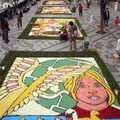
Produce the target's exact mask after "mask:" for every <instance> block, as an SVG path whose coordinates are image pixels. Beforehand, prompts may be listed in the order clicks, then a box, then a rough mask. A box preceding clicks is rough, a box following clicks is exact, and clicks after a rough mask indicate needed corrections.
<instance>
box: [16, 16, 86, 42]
mask: <svg viewBox="0 0 120 120" xmlns="http://www.w3.org/2000/svg"><path fill="white" fill-rule="evenodd" d="M38 18H40V19H58V18H49V17H33V18H32V19H31V20H30V22H29V23H28V25H27V27H26V28H25V29H24V31H23V32H22V33H21V35H20V36H19V37H18V38H19V39H32V40H33V39H39V40H44V39H49V40H57V39H59V36H50V35H49V36H42V35H41V36H29V33H30V31H31V29H32V27H33V25H34V23H35V21H36V20H37V19H38ZM59 19H68V20H70V19H72V18H65V17H64V18H63V17H62V18H59ZM74 20H75V23H76V24H77V26H78V27H79V29H80V31H81V33H82V35H83V37H77V39H80V40H83V39H84V36H87V34H86V32H85V30H84V29H82V26H81V24H80V23H79V21H78V20H77V19H75V18H74Z"/></svg>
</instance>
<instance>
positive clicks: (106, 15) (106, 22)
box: [104, 8, 110, 26]
mask: <svg viewBox="0 0 120 120" xmlns="http://www.w3.org/2000/svg"><path fill="white" fill-rule="evenodd" d="M109 19H110V12H109V9H108V8H106V10H105V11H104V25H105V26H108V20H109Z"/></svg>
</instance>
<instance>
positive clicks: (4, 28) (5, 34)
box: [2, 18, 10, 44]
mask: <svg viewBox="0 0 120 120" xmlns="http://www.w3.org/2000/svg"><path fill="white" fill-rule="evenodd" d="M2 31H3V40H5V43H6V44H7V43H9V40H8V32H9V31H10V28H9V24H8V21H7V18H4V19H3V20H2Z"/></svg>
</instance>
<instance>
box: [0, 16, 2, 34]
mask: <svg viewBox="0 0 120 120" xmlns="http://www.w3.org/2000/svg"><path fill="white" fill-rule="evenodd" d="M1 35H2V18H0V36H1Z"/></svg>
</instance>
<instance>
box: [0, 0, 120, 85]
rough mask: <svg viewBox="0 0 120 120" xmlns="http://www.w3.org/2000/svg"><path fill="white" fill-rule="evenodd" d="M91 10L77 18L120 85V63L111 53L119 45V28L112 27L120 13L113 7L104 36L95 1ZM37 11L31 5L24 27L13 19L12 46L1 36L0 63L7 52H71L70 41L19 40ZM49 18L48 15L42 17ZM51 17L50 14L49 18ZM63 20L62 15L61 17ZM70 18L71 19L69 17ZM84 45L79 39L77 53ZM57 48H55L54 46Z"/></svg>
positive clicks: (26, 14) (11, 25)
mask: <svg viewBox="0 0 120 120" xmlns="http://www.w3.org/2000/svg"><path fill="white" fill-rule="evenodd" d="M38 4H39V6H40V5H42V2H39V3H38ZM92 4H93V5H91V6H90V8H89V9H86V10H84V11H83V17H77V18H78V20H79V21H80V23H81V25H82V27H83V28H84V29H85V30H86V32H87V35H88V36H89V37H90V38H91V40H92V41H93V43H94V49H95V50H96V51H97V52H98V53H99V55H100V57H101V58H102V59H103V61H104V62H105V64H106V66H107V67H108V69H109V70H110V71H111V73H112V75H113V76H114V78H115V79H116V81H117V83H118V84H119V85H120V63H119V64H118V63H117V62H116V61H115V59H114V58H113V56H112V54H113V53H115V48H116V44H117V39H118V38H120V27H118V28H115V27H114V25H113V20H114V18H115V17H116V16H117V15H118V16H120V12H118V11H115V10H113V9H111V8H110V13H111V18H110V21H109V26H108V27H106V28H105V32H106V33H105V34H103V35H101V34H98V33H96V32H97V31H98V30H99V29H98V27H97V25H98V22H99V20H100V17H99V15H100V8H99V6H98V5H97V3H96V2H93V3H92ZM36 11H37V7H36V6H32V7H31V9H30V11H28V12H27V13H25V14H24V17H23V28H20V29H17V26H16V24H17V23H16V21H17V20H16V18H14V19H13V20H10V21H9V23H10V28H11V31H10V33H9V39H10V43H9V44H5V43H4V41H3V40H2V37H0V56H1V57H0V62H1V61H2V59H3V58H4V56H5V55H6V54H7V53H8V51H10V50H12V51H69V46H68V45H69V44H68V42H64V43H60V42H59V40H25V39H17V37H18V36H19V35H20V34H21V32H22V31H23V30H24V28H25V27H26V26H27V24H28V23H29V21H30V19H31V18H32V17H35V16H40V17H41V16H42V15H35V12H36ZM90 15H93V16H94V19H93V23H90V22H88V21H89V18H90ZM43 16H46V15H43ZM47 16H48V15H47ZM53 16H54V15H49V17H53ZM62 17H63V16H62ZM68 17H71V16H70V15H68ZM81 45H82V42H81V41H80V40H78V41H77V51H82V49H81V48H80V46H81ZM53 46H54V47H53Z"/></svg>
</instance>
